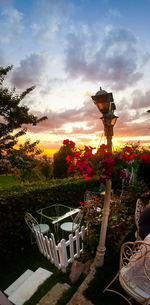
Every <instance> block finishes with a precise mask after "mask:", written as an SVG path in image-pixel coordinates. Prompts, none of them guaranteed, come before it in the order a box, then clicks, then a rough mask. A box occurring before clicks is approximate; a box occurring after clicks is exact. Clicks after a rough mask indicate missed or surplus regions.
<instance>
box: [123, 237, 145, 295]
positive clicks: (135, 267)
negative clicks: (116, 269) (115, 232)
mask: <svg viewBox="0 0 150 305" xmlns="http://www.w3.org/2000/svg"><path fill="white" fill-rule="evenodd" d="M149 266H150V234H149V235H148V236H147V237H146V238H145V240H144V241H140V240H139V241H135V242H126V243H124V244H123V245H122V247H121V252H120V274H121V276H122V278H123V280H124V282H125V283H126V286H128V287H129V288H131V290H132V291H135V296H136V292H137V291H139V292H138V293H139V295H138V293H137V300H138V297H141V296H142V297H143V295H144V294H147V295H149V296H150V268H149ZM120 283H121V282H120ZM123 288H124V287H123ZM135 299H136V298H135Z"/></svg>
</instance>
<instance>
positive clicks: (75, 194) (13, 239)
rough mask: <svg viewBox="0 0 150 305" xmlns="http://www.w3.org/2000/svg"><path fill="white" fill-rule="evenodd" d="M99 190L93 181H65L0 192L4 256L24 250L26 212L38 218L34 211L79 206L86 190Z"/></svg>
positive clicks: (97, 184) (0, 232)
mask: <svg viewBox="0 0 150 305" xmlns="http://www.w3.org/2000/svg"><path fill="white" fill-rule="evenodd" d="M98 187H99V182H98V180H96V179H90V180H85V179H84V178H80V179H64V180H56V181H54V182H53V183H52V182H51V183H49V184H45V185H44V184H39V185H37V184H36V185H29V186H24V187H21V186H20V187H19V186H18V187H13V188H12V189H11V190H10V191H8V190H5V191H0V248H1V252H3V253H12V252H13V251H14V250H16V251H17V249H18V247H19V248H24V247H25V246H26V244H27V243H28V241H29V233H30V232H29V229H28V227H27V225H26V224H25V221H24V215H25V212H30V213H31V214H32V215H33V216H35V218H38V215H37V214H36V210H38V209H40V208H43V207H46V206H49V205H52V204H55V203H62V204H65V205H68V206H74V207H78V203H79V202H80V201H82V200H83V194H84V192H85V191H86V190H87V189H88V190H91V189H94V188H98Z"/></svg>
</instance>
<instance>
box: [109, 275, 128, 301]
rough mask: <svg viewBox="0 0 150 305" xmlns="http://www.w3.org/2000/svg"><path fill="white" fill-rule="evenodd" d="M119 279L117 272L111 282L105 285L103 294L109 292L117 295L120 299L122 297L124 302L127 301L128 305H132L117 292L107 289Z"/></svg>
mask: <svg viewBox="0 0 150 305" xmlns="http://www.w3.org/2000/svg"><path fill="white" fill-rule="evenodd" d="M118 277H119V272H118V273H117V274H116V276H115V277H114V278H113V279H112V281H111V282H110V283H109V284H108V285H107V287H106V288H105V289H104V290H103V293H104V292H106V291H109V292H113V293H115V294H117V295H119V296H120V297H122V298H123V299H124V300H125V301H127V303H128V304H129V305H132V303H131V302H130V299H131V298H129V299H127V298H126V297H125V296H124V295H123V294H121V293H120V292H119V291H116V290H113V289H110V288H109V287H110V286H111V285H112V284H113V283H114V282H115V281H116V280H117V278H118Z"/></svg>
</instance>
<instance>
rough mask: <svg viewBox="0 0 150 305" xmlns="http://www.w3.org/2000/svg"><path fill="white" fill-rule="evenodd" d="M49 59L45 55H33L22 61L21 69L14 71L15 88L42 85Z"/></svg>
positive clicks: (13, 81)
mask: <svg viewBox="0 0 150 305" xmlns="http://www.w3.org/2000/svg"><path fill="white" fill-rule="evenodd" d="M46 64H47V57H46V56H45V55H44V54H31V55H30V56H29V57H27V58H26V59H23V60H21V61H20V65H19V67H17V68H16V69H14V70H13V74H12V83H13V85H14V86H15V87H19V88H25V87H28V86H32V85H37V84H40V81H41V77H42V76H43V73H44V72H45V68H46Z"/></svg>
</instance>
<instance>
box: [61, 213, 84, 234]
mask: <svg viewBox="0 0 150 305" xmlns="http://www.w3.org/2000/svg"><path fill="white" fill-rule="evenodd" d="M82 218H83V214H82V213H81V212H79V213H78V214H77V215H76V216H75V217H74V219H73V221H72V222H71V221H68V222H64V223H62V224H61V225H60V228H61V230H63V231H66V232H71V233H73V232H74V231H75V230H77V229H79V228H80V224H81V221H82Z"/></svg>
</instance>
